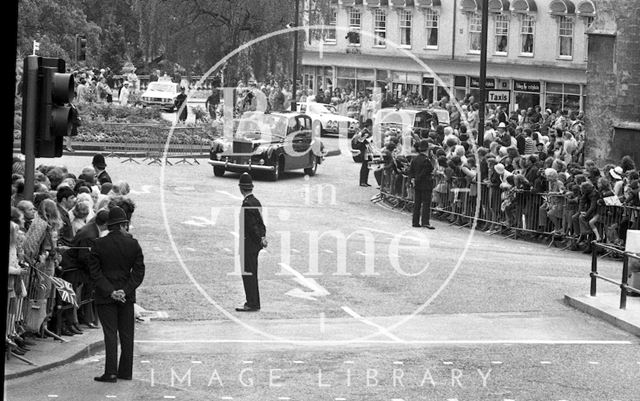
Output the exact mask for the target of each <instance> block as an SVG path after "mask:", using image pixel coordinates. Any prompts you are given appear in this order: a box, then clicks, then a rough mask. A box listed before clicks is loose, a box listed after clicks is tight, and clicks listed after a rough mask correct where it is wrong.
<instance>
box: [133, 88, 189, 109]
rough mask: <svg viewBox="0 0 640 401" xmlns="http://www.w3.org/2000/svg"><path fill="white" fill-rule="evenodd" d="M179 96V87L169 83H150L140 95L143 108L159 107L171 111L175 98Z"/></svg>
mask: <svg viewBox="0 0 640 401" xmlns="http://www.w3.org/2000/svg"><path fill="white" fill-rule="evenodd" d="M179 94H180V85H179V84H177V83H174V82H171V81H155V82H150V83H149V86H147V90H145V91H144V92H143V93H142V97H141V102H142V104H143V105H144V106H160V107H162V108H163V109H165V110H169V111H173V109H174V102H175V100H176V97H177V96H178V95H179Z"/></svg>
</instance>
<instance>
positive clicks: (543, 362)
mask: <svg viewBox="0 0 640 401" xmlns="http://www.w3.org/2000/svg"><path fill="white" fill-rule="evenodd" d="M540 364H541V365H551V361H540Z"/></svg>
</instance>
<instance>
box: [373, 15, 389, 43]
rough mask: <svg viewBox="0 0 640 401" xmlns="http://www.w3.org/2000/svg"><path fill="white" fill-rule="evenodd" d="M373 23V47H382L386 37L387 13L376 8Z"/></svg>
mask: <svg viewBox="0 0 640 401" xmlns="http://www.w3.org/2000/svg"><path fill="white" fill-rule="evenodd" d="M374 21H375V22H374V26H373V33H374V34H375V39H374V40H373V45H374V46H380V47H384V46H385V44H386V43H385V39H386V37H387V13H386V12H385V11H384V10H383V9H381V8H376V10H375V13H374Z"/></svg>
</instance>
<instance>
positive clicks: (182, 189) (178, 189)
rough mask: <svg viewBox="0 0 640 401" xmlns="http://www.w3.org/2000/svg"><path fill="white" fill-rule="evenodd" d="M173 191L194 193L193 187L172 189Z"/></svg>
mask: <svg viewBox="0 0 640 401" xmlns="http://www.w3.org/2000/svg"><path fill="white" fill-rule="evenodd" d="M173 190H174V191H195V190H196V188H195V187H174V188H173Z"/></svg>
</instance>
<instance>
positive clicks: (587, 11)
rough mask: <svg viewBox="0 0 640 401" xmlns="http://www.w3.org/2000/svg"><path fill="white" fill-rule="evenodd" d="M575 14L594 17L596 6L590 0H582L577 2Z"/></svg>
mask: <svg viewBox="0 0 640 401" xmlns="http://www.w3.org/2000/svg"><path fill="white" fill-rule="evenodd" d="M577 14H578V15H579V16H581V17H595V16H596V6H595V5H594V4H593V2H592V1H591V0H582V1H581V2H580V3H579V4H578V11H577Z"/></svg>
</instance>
